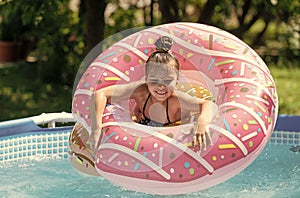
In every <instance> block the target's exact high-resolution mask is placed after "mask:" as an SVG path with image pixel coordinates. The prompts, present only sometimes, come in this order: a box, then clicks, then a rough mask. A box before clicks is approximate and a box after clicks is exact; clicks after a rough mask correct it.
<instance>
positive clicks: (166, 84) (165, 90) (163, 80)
mask: <svg viewBox="0 0 300 198" xmlns="http://www.w3.org/2000/svg"><path fill="white" fill-rule="evenodd" d="M176 84H177V73H176V72H175V71H174V70H170V69H169V70H168V71H167V72H166V71H164V69H162V70H160V71H157V70H152V71H149V73H148V76H147V85H148V90H149V92H150V93H151V95H152V97H154V99H156V100H157V101H158V102H164V101H165V100H167V99H168V98H169V97H170V96H171V95H172V93H173V91H174V89H175V88H176Z"/></svg>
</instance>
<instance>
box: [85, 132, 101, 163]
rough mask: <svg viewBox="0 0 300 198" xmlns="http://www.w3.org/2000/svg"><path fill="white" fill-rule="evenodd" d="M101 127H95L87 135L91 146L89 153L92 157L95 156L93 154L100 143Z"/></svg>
mask: <svg viewBox="0 0 300 198" xmlns="http://www.w3.org/2000/svg"><path fill="white" fill-rule="evenodd" d="M100 136H101V129H95V130H94V131H93V132H92V134H91V135H90V136H89V140H88V142H89V144H90V148H91V154H92V157H93V159H94V158H95V154H96V152H97V150H98V146H99V143H100Z"/></svg>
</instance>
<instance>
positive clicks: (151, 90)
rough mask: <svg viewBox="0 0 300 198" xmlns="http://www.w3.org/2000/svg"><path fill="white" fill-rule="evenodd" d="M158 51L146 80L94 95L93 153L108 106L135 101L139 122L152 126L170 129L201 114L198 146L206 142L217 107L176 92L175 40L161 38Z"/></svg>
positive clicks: (196, 137)
mask: <svg viewBox="0 0 300 198" xmlns="http://www.w3.org/2000/svg"><path fill="white" fill-rule="evenodd" d="M155 45H156V49H157V51H155V52H153V53H152V54H151V55H150V56H149V58H148V60H147V61H146V71H145V72H146V75H145V78H144V79H142V80H139V81H137V82H132V83H129V84H122V85H112V86H108V87H105V88H102V89H99V90H97V91H96V92H95V93H94V104H95V110H94V112H92V113H91V118H92V133H91V135H90V137H89V142H90V146H91V149H92V152H93V153H94V152H95V151H96V150H97V147H98V144H99V139H100V135H101V128H102V115H103V111H104V108H105V106H106V104H107V103H112V101H117V100H119V101H121V100H125V99H134V100H135V102H136V108H135V110H134V112H135V117H136V118H137V119H136V122H138V123H140V124H143V125H148V126H154V127H157V126H167V125H172V124H174V123H175V122H177V121H180V120H182V119H184V118H186V117H188V115H190V112H191V111H193V112H195V111H196V112H199V113H200V114H199V117H198V122H197V125H196V130H195V131H194V142H193V143H194V145H198V146H201V145H202V143H203V142H206V132H207V131H206V128H207V126H208V124H209V123H210V122H211V120H212V118H213V116H214V115H215V113H216V110H217V106H216V105H215V103H213V102H211V101H208V100H204V99H200V98H195V97H192V96H190V95H189V94H187V93H184V92H181V91H178V90H176V84H177V80H178V77H179V63H178V60H177V59H176V58H175V57H174V56H173V55H172V54H171V53H169V50H170V48H171V47H172V45H173V40H172V39H171V38H169V37H166V36H164V37H161V38H159V39H158V40H157V41H156V42H155Z"/></svg>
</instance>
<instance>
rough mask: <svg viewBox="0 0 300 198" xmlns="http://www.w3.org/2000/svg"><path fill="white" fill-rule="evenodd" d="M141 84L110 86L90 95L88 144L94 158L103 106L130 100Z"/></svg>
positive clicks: (99, 135) (99, 136)
mask: <svg viewBox="0 0 300 198" xmlns="http://www.w3.org/2000/svg"><path fill="white" fill-rule="evenodd" d="M142 84H143V81H137V82H133V83H129V84H124V85H112V86H108V87H105V88H102V89H99V90H97V91H96V92H94V94H93V95H92V101H91V107H90V110H91V114H90V116H91V134H90V136H89V144H90V146H91V150H92V154H93V156H94V154H95V152H96V151H97V148H98V146H99V140H100V138H101V133H102V116H103V112H104V109H105V106H106V104H107V103H108V102H110V103H111V102H113V101H120V100H124V99H129V98H131V95H132V94H133V92H134V91H135V89H136V88H137V87H139V86H141V85H142Z"/></svg>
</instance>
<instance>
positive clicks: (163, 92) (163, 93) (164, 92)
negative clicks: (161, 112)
mask: <svg viewBox="0 0 300 198" xmlns="http://www.w3.org/2000/svg"><path fill="white" fill-rule="evenodd" d="M155 93H156V94H158V95H161V96H163V95H166V94H167V93H168V92H167V91H158V90H156V91H155Z"/></svg>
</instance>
